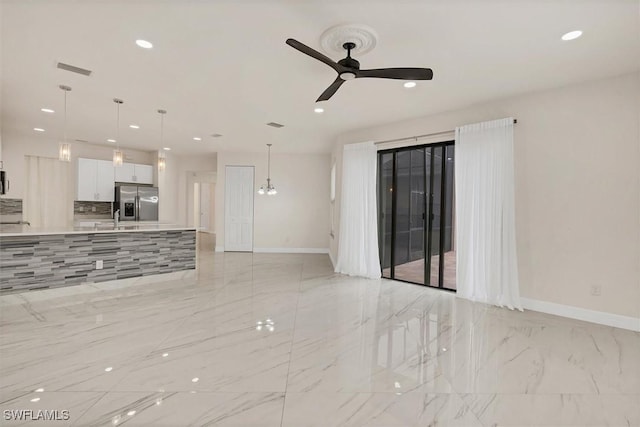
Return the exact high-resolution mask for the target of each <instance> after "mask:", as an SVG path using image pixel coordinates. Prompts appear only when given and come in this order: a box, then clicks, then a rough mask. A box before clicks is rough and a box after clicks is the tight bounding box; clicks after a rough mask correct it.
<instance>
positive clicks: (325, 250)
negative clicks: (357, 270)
mask: <svg viewBox="0 0 640 427" xmlns="http://www.w3.org/2000/svg"><path fill="white" fill-rule="evenodd" d="M253 252H254V253H265V254H328V253H329V248H253Z"/></svg>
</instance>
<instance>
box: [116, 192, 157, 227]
mask: <svg viewBox="0 0 640 427" xmlns="http://www.w3.org/2000/svg"><path fill="white" fill-rule="evenodd" d="M158 203H159V198H158V188H157V187H143V186H137V185H119V186H117V187H116V202H115V207H114V208H115V209H119V210H120V220H121V221H157V220H158Z"/></svg>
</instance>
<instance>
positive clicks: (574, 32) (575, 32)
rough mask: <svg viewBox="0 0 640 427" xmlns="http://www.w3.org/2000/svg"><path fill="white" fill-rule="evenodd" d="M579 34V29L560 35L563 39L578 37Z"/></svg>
mask: <svg viewBox="0 0 640 427" xmlns="http://www.w3.org/2000/svg"><path fill="white" fill-rule="evenodd" d="M581 35H582V31H580V30H576V31H569V32H568V33H567V34H565V35H563V36H562V40H564V41H568V40H575V39H577V38H578V37H580V36H581Z"/></svg>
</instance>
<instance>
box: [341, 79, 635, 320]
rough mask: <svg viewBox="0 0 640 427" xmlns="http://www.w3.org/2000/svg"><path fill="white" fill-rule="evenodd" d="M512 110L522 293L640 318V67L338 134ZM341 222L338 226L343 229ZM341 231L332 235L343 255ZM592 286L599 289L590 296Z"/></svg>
mask: <svg viewBox="0 0 640 427" xmlns="http://www.w3.org/2000/svg"><path fill="white" fill-rule="evenodd" d="M509 116H513V117H515V118H517V119H518V124H517V125H516V127H515V173H516V183H515V187H516V227H517V249H518V267H519V269H520V286H521V293H522V296H523V297H526V298H530V299H535V300H540V301H546V302H552V303H556V304H563V305H570V306H576V307H582V308H585V309H589V310H595V311H601V312H607V313H613V314H618V315H623V316H631V317H640V130H639V128H640V73H634V74H629V75H624V76H619V77H615V78H609V79H604V80H599V81H594V82H588V83H583V84H579V85H573V86H567V87H563V88H558V89H554V90H549V91H544V92H538V93H532V94H528V95H523V96H518V97H514V98H509V99H503V100H498V101H494V102H491V103H487V104H483V105H475V106H471V107H469V108H465V109H462V110H458V111H452V112H447V113H442V114H437V115H433V116H428V117H423V118H419V119H415V120H407V121H403V122H400V123H395V124H390V125H385V126H380V127H375V128H370V129H363V130H359V131H354V132H349V133H347V134H344V135H341V136H340V137H339V139H338V142H337V143H336V146H335V148H334V151H333V153H332V157H333V158H335V159H336V161H337V163H338V186H337V187H338V195H337V201H336V221H337V222H339V200H340V194H339V192H340V182H341V175H342V174H341V170H342V147H343V145H344V144H345V143H354V142H361V141H367V140H386V139H392V138H400V137H406V136H413V135H420V134H428V133H431V132H439V131H446V130H451V129H454V128H455V127H456V126H460V125H463V124H467V123H475V122H480V121H485V120H491V119H497V118H502V117H509ZM337 228H338V226H336V229H337ZM337 241H338V234H336V238H335V239H334V240H332V242H331V251H332V255H333V256H334V258H335V256H336V255H337ZM592 285H599V286H602V295H601V296H592V295H591V293H590V290H591V286H592Z"/></svg>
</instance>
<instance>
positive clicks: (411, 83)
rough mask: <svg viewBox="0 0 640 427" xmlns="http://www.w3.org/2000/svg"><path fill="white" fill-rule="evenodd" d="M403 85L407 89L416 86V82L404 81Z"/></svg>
mask: <svg viewBox="0 0 640 427" xmlns="http://www.w3.org/2000/svg"><path fill="white" fill-rule="evenodd" d="M404 87H406V88H407V89H411V88H412V87H416V82H406V83H405V84H404Z"/></svg>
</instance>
